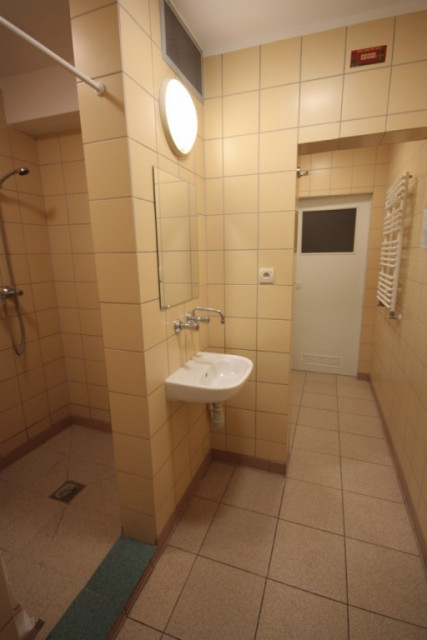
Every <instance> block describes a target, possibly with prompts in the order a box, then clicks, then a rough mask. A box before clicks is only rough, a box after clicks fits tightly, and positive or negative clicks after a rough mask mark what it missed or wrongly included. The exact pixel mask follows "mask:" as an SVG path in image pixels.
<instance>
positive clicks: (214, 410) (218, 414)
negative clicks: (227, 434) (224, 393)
mask: <svg viewBox="0 0 427 640" xmlns="http://www.w3.org/2000/svg"><path fill="white" fill-rule="evenodd" d="M209 415H210V418H211V422H212V424H213V426H214V427H216V428H217V429H221V427H223V426H224V423H225V416H224V407H223V406H222V404H221V403H220V402H211V403H210V404H209Z"/></svg>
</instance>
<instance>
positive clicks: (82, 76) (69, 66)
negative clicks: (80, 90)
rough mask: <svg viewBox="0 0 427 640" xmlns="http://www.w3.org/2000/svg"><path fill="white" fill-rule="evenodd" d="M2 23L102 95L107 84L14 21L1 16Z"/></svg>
mask: <svg viewBox="0 0 427 640" xmlns="http://www.w3.org/2000/svg"><path fill="white" fill-rule="evenodd" d="M0 24H2V25H3V26H4V27H6V29H9V30H10V31H13V33H15V34H16V35H17V36H19V37H20V38H23V39H24V40H26V41H27V42H29V43H30V44H32V45H33V46H34V47H36V48H37V49H39V50H40V51H42V52H43V53H45V54H46V55H47V56H49V57H50V58H52V59H53V60H55V62H57V63H58V64H60V65H61V66H62V67H64V69H67V71H70V73H73V74H74V75H75V76H77V77H78V78H80V80H83V82H86V84H88V85H89V86H91V87H92V88H93V89H95V91H96V93H97V94H98V95H99V96H102V94H103V93H104V91H105V86H104V84H103V83H102V82H97V81H96V80H92V78H89V76H87V75H86V74H85V73H83V72H82V71H79V70H78V69H76V67H73V65H72V64H70V63H69V62H67V61H66V60H64V58H61V56H58V54H56V53H55V52H54V51H52V49H49V48H48V47H45V45H44V44H42V43H41V42H39V41H38V40H36V39H35V38H33V37H32V36H30V35H29V34H28V33H26V32H25V31H22V29H20V28H19V27H17V26H16V25H14V24H13V23H12V22H9V20H6V19H5V18H3V17H2V16H0Z"/></svg>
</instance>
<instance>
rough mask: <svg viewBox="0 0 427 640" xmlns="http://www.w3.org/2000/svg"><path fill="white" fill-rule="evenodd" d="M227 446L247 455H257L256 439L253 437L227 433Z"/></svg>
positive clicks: (231, 449)
mask: <svg viewBox="0 0 427 640" xmlns="http://www.w3.org/2000/svg"><path fill="white" fill-rule="evenodd" d="M226 441H227V448H228V450H229V451H234V452H235V453H240V454H242V455H246V456H254V455H255V440H254V439H253V438H241V437H239V436H233V435H227V436H226Z"/></svg>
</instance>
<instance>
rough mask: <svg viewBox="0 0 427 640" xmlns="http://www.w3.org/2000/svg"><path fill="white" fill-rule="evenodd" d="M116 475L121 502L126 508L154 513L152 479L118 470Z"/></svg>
mask: <svg viewBox="0 0 427 640" xmlns="http://www.w3.org/2000/svg"><path fill="white" fill-rule="evenodd" d="M116 477H117V491H118V494H119V499H120V504H121V505H122V506H123V507H124V508H126V509H132V510H133V511H137V512H141V513H146V514H148V515H154V493H153V482H152V480H149V479H147V478H143V477H141V476H140V475H136V474H132V473H126V472H125V471H118V472H117V474H116Z"/></svg>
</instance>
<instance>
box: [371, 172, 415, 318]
mask: <svg viewBox="0 0 427 640" xmlns="http://www.w3.org/2000/svg"><path fill="white" fill-rule="evenodd" d="M410 177H411V176H410V175H409V173H408V172H406V173H405V174H404V175H403V176H401V177H400V178H399V179H398V180H396V182H395V183H394V184H393V185H392V186H391V187H390V188H389V189H388V190H387V195H386V201H385V216H384V224H383V240H382V244H381V257H380V273H379V277H378V286H377V299H378V300H379V302H380V303H381V304H382V305H384V306H385V307H386V308H387V309H389V318H392V319H395V320H400V319H401V315H400V314H397V313H396V299H397V289H398V284H399V267H400V258H401V254H402V236H403V218H404V215H405V205H406V198H407V195H408V182H409V178H410Z"/></svg>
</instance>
